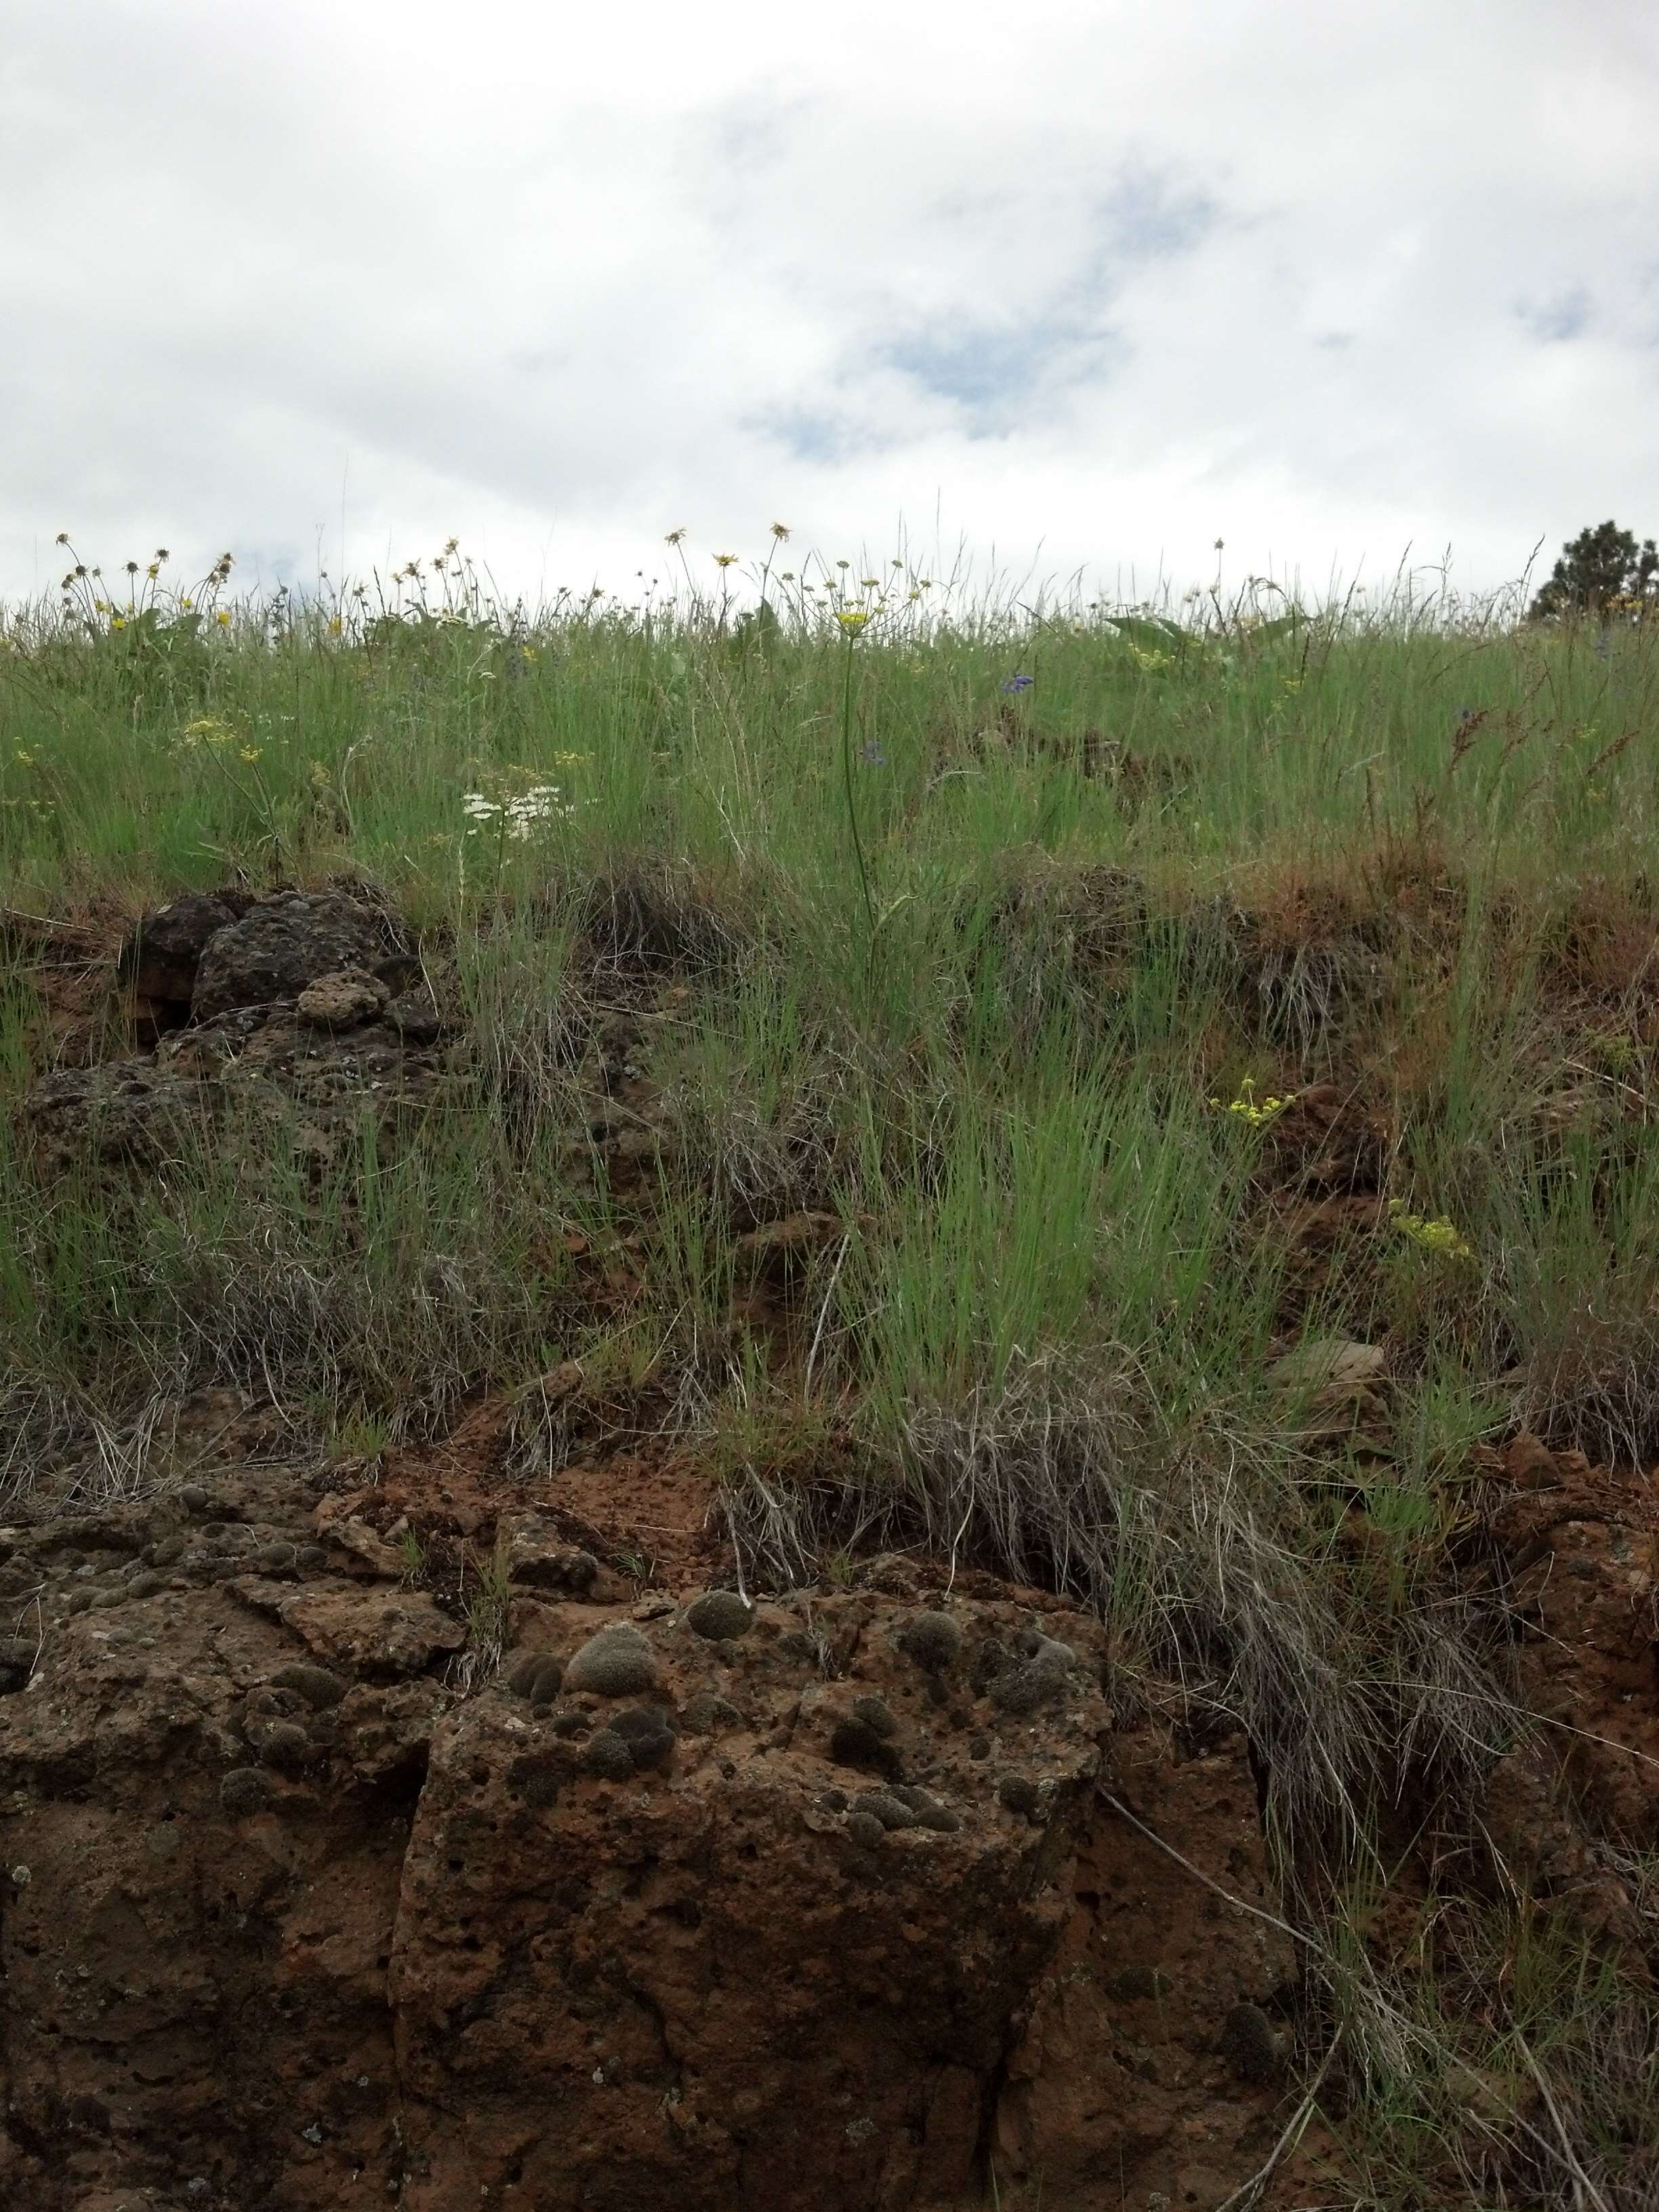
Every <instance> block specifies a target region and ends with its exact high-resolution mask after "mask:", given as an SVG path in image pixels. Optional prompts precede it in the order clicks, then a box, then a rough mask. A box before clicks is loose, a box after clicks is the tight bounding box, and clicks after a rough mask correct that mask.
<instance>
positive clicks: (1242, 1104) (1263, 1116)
mask: <svg viewBox="0 0 1659 2212" xmlns="http://www.w3.org/2000/svg"><path fill="white" fill-rule="evenodd" d="M1296 1100H1297V1094H1296V1092H1295V1091H1287V1092H1286V1093H1285V1096H1284V1097H1282V1098H1281V1097H1279V1096H1278V1094H1277V1093H1276V1092H1273V1091H1269V1092H1268V1094H1267V1097H1265V1098H1262V1099H1258V1098H1257V1097H1256V1095H1255V1079H1254V1078H1252V1077H1250V1076H1248V1075H1247V1076H1246V1077H1245V1078H1244V1079H1243V1082H1242V1083H1241V1084H1240V1085H1239V1086H1238V1096H1237V1098H1230V1099H1228V1100H1226V1101H1225V1103H1224V1101H1222V1100H1221V1099H1219V1098H1212V1099H1211V1101H1210V1103H1211V1105H1212V1106H1213V1107H1215V1108H1216V1109H1217V1110H1218V1111H1225V1112H1226V1113H1229V1114H1231V1115H1236V1116H1237V1119H1238V1120H1239V1121H1243V1122H1244V1123H1246V1124H1247V1125H1248V1126H1249V1127H1250V1128H1252V1129H1265V1128H1267V1127H1268V1126H1269V1125H1270V1124H1271V1123H1273V1122H1274V1121H1277V1120H1278V1119H1279V1115H1281V1114H1282V1113H1284V1112H1285V1109H1286V1108H1287V1107H1291V1106H1294V1105H1295V1103H1296Z"/></svg>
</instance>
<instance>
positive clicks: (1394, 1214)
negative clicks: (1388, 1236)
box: [1389, 1198, 1474, 1260]
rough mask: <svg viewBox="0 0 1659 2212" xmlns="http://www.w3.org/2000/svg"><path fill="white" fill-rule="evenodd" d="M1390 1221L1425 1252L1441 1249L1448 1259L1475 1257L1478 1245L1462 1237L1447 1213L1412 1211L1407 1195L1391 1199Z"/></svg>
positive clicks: (1392, 1225) (1441, 1252)
mask: <svg viewBox="0 0 1659 2212" xmlns="http://www.w3.org/2000/svg"><path fill="white" fill-rule="evenodd" d="M1389 1225H1390V1226H1391V1227H1393V1228H1395V1229H1397V1230H1399V1231H1400V1232H1401V1236H1403V1237H1410V1239H1411V1241H1412V1243H1413V1244H1419V1245H1421V1247H1422V1248H1423V1249H1424V1250H1425V1252H1438V1253H1440V1254H1441V1255H1443V1257H1444V1258H1446V1259H1448V1260H1473V1259H1474V1247H1473V1246H1472V1245H1471V1244H1469V1243H1467V1242H1466V1241H1465V1239H1464V1238H1463V1237H1461V1236H1460V1235H1459V1234H1458V1232H1457V1231H1456V1230H1455V1228H1454V1227H1453V1225H1452V1224H1451V1223H1450V1222H1449V1221H1448V1220H1447V1219H1446V1218H1445V1216H1444V1215H1443V1214H1442V1215H1439V1216H1437V1217H1436V1218H1432V1219H1431V1218H1429V1217H1428V1216H1426V1215H1425V1214H1421V1213H1413V1212H1410V1211H1409V1210H1408V1209H1407V1205H1406V1201H1405V1200H1404V1199H1403V1198H1391V1199H1390V1200H1389Z"/></svg>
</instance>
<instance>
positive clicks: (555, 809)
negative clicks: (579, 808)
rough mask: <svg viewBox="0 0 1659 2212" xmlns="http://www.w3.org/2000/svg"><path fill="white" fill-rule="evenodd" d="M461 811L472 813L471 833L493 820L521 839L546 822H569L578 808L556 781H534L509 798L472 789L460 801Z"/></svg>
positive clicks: (484, 827)
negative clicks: (562, 791) (567, 797)
mask: <svg viewBox="0 0 1659 2212" xmlns="http://www.w3.org/2000/svg"><path fill="white" fill-rule="evenodd" d="M461 811H462V812H463V813H465V814H466V815H469V816H470V817H471V825H470V827H469V828H468V829H467V833H466V834H467V836H469V837H476V836H477V834H478V832H479V830H480V829H487V828H488V827H489V825H490V823H499V824H500V827H501V833H502V834H505V835H506V836H508V837H513V838H516V839H517V840H518V841H519V842H520V843H521V844H522V843H524V842H526V840H527V839H529V838H531V837H533V836H535V834H536V829H537V826H538V823H543V822H568V820H569V819H570V817H571V816H572V815H573V814H574V812H575V811H576V810H575V808H574V806H573V805H571V803H570V802H569V800H568V799H561V798H560V796H559V787H558V785H557V784H556V783H532V785H531V786H530V788H529V789H528V790H527V791H521V792H519V793H516V794H515V795H514V796H513V797H511V798H507V799H490V798H489V797H487V796H486V794H485V793H483V792H482V791H469V792H468V793H467V794H466V796H465V799H463V800H462V801H461Z"/></svg>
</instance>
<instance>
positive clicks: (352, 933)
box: [191, 890, 410, 1022]
mask: <svg viewBox="0 0 1659 2212" xmlns="http://www.w3.org/2000/svg"><path fill="white" fill-rule="evenodd" d="M409 957H410V947H409V945H408V941H407V939H406V938H405V937H404V933H403V932H402V930H401V929H400V927H398V924H397V923H396V922H395V921H393V920H392V917H391V916H390V915H386V914H383V913H382V912H380V909H379V908H375V907H372V906H369V905H368V904H366V903H364V902H362V901H360V900H357V899H354V898H351V897H349V896H347V895H346V894H345V893H344V892H343V891H337V890H334V891H290V892H287V893H283V894H280V895H278V896H276V897H273V898H267V899H261V900H260V901H259V902H258V903H257V904H256V905H254V906H252V907H251V908H249V909H248V911H247V913H246V914H245V915H243V916H242V918H241V919H240V921H235V922H233V923H232V924H231V925H230V926H229V927H228V928H224V929H221V930H219V931H218V932H217V933H216V934H215V935H214V936H213V937H212V938H211V939H210V940H209V942H208V944H207V945H206V947H205V948H204V951H203V954H202V958H201V963H200V966H199V967H198V968H197V975H196V988H195V993H194V995H193V999H192V1001H191V1003H192V1006H193V1010H194V1012H195V1015H196V1018H197V1021H199V1022H207V1021H211V1020H212V1019H213V1018H214V1016H215V1015H216V1014H227V1013H230V1012H233V1011H234V1010H235V1009H237V1008H240V1007H244V1006H269V1005H270V1002H271V1001H272V1000H276V999H297V998H298V997H299V995H300V994H301V992H302V991H303V990H304V989H305V988H306V987H307V985H308V984H311V983H314V982H315V981H316V980H317V978H318V977H319V975H331V974H333V973H335V972H337V970H339V969H343V968H352V969H356V968H363V969H368V970H369V971H370V972H371V973H373V974H374V975H384V974H385V973H386V972H390V973H392V974H394V975H396V974H400V973H401V971H402V970H403V969H404V967H406V966H407V964H408V962H409Z"/></svg>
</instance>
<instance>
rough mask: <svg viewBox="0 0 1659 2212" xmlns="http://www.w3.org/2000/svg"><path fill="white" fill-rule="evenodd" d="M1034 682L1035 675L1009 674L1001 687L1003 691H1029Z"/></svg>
mask: <svg viewBox="0 0 1659 2212" xmlns="http://www.w3.org/2000/svg"><path fill="white" fill-rule="evenodd" d="M1035 683H1036V677H1035V676H1011V677H1010V678H1008V681H1007V682H1006V684H1004V685H1003V687H1002V688H1003V690H1005V691H1029V690H1030V688H1031V686H1032V684H1035Z"/></svg>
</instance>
